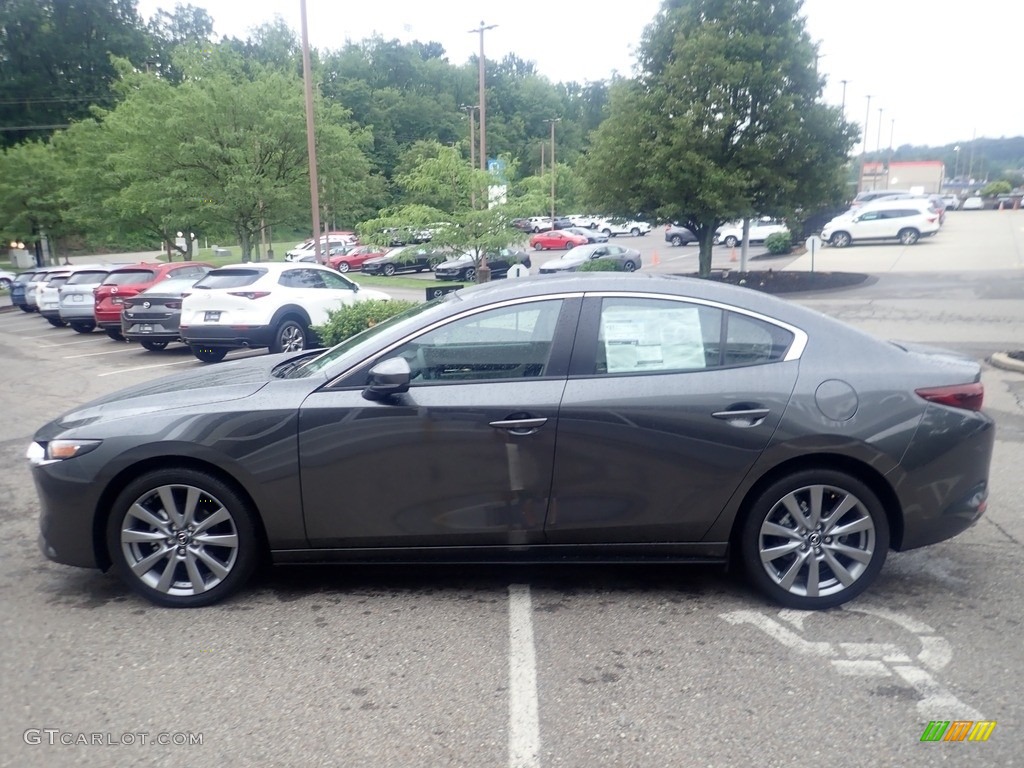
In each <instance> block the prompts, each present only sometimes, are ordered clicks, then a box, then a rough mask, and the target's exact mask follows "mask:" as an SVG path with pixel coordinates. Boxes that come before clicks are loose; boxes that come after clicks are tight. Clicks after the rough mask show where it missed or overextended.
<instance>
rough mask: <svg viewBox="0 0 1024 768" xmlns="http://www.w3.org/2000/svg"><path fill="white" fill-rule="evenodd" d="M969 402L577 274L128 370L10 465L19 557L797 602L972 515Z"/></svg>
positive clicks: (977, 476)
mask: <svg viewBox="0 0 1024 768" xmlns="http://www.w3.org/2000/svg"><path fill="white" fill-rule="evenodd" d="M982 398H983V388H982V384H981V382H980V367H979V364H978V363H977V362H975V361H972V360H969V359H963V358H959V357H957V356H955V355H953V354H952V353H949V352H945V351H942V350H938V349H933V348H927V347H921V346H914V345H908V344H898V343H892V342H887V341H881V340H878V339H876V338H874V337H871V336H869V335H867V334H865V333H863V332H861V331H859V330H856V329H853V328H851V327H850V326H847V325H845V324H843V323H840V322H838V321H836V320H832V319H830V318H828V317H825V316H823V315H820V314H818V313H816V312H814V311H811V310H808V309H805V308H803V307H800V306H797V305H794V304H790V303H788V302H786V301H783V300H780V299H777V298H774V297H772V296H769V295H765V294H761V293H758V292H755V291H751V290H747V289H744V288H737V287H733V286H729V285H722V284H716V283H713V282H711V281H702V280H696V279H689V278H682V277H671V276H663V275H642V274H639V273H636V274H622V273H614V274H611V273H579V274H572V275H557V276H551V277H547V278H540V277H537V278H523V279H520V280H506V281H501V282H494V283H485V284H482V285H477V286H473V287H470V288H466V289H463V290H459V291H456V292H453V293H450V294H447V295H445V296H443V297H441V298H439V299H437V300H434V301H432V302H429V303H426V304H421V305H417V306H416V307H414V308H412V309H410V310H409V311H407V312H405V313H403V314H401V315H397V316H395V317H394V318H391V319H389V320H387V321H384V322H381V323H379V324H377V325H375V326H373V327H372V328H370V329H368V330H366V331H364V332H362V333H360V334H358V335H356V336H353V337H351V338H350V339H348V340H346V341H344V342H342V343H341V344H339V345H338V346H335V347H333V348H331V349H329V350H326V351H325V350H314V351H310V350H305V351H302V352H295V353H284V354H279V355H273V356H269V357H256V358H248V359H241V360H236V361H231V362H229V363H226V364H224V365H220V366H217V367H216V368H215V369H209V368H204V369H201V370H199V369H197V370H194V371H190V372H185V373H181V374H178V375H175V376H172V377H169V378H165V379H161V380H157V381H153V382H146V383H144V384H139V385H137V386H135V387H132V388H129V389H125V390H123V391H120V392H117V393H115V394H111V395H108V396H106V397H103V398H101V399H99V400H95V401H93V402H91V403H88V404H86V405H82V406H79V407H76V408H73V409H72V410H70V411H68V412H67V413H65V414H64V415H62V416H59V417H58V418H56V419H55V420H54V421H51V422H50V423H48V424H46V425H45V426H43V427H42V428H41V429H39V430H38V432H37V433H36V434H35V436H34V442H32V444H31V446H30V447H29V450H28V458H29V460H30V462H31V465H32V475H33V478H34V481H35V485H36V488H37V491H38V495H39V500H40V506H41V514H40V546H41V548H42V551H43V552H44V553H45V554H46V556H47V557H49V558H50V559H52V560H55V561H57V562H59V563H66V564H69V565H75V566H83V567H89V568H100V569H104V570H105V569H108V568H113V569H114V570H115V571H116V572H117V574H118V575H119V576H120V577H121V578H123V579H124V580H125V581H126V582H127V583H128V584H129V585H130V586H131V587H132V588H133V589H135V590H136V591H137V592H139V593H140V594H141V595H143V596H145V597H146V598H148V599H149V600H151V601H153V602H154V603H158V604H160V605H167V606H200V605H206V604H209V603H213V602H215V601H217V600H220V599H222V598H224V597H226V596H228V595H230V594H231V593H233V592H235V591H236V590H238V589H239V588H241V587H242V586H243V584H245V582H246V580H247V579H248V578H249V576H250V574H251V573H252V572H253V569H254V568H255V566H256V565H257V563H258V562H259V561H261V560H264V559H265V558H268V559H269V560H271V561H272V562H276V563H307V562H363V563H367V562H379V561H387V562H396V561H402V562H421V563H439V562H444V563H455V562H458V563H467V562H476V563H480V562H495V561H498V562H502V563H510V562H539V561H553V562H561V563H565V562H573V563H585V562H606V563H607V562H637V561H643V560H647V559H649V560H653V561H655V562H658V563H665V562H679V563H685V562H701V563H708V562H725V561H727V560H730V559H731V560H735V561H737V562H738V563H739V564H740V565H741V566H743V568H744V569H745V571H746V573H747V574H748V576H749V579H750V581H751V583H752V584H753V585H754V586H755V587H756V588H758V589H759V590H761V591H763V592H764V593H765V594H766V595H767V596H768V597H770V598H772V599H773V600H775V601H777V602H779V603H781V604H782V605H785V606H789V607H794V608H804V609H812V608H827V607H830V606H835V605H839V604H841V603H843V602H845V601H847V600H850V599H851V598H854V597H855V596H857V595H858V594H860V593H861V592H862V591H863V590H864V589H865V588H867V587H868V586H869V584H870V583H871V582H872V581H873V580H874V578H875V577H876V576H877V575H878V573H879V571H880V569H881V568H882V564H883V562H884V561H885V558H886V553H887V552H888V550H889V549H890V548H894V549H897V550H906V549H912V548H915V547H921V546H924V545H927V544H932V543H934V542H938V541H943V540H945V539H948V538H950V537H952V536H955V535H957V534H958V533H960V532H961V531H963V530H964V529H966V528H968V527H969V526H970V525H972V524H973V523H974V522H975V521H977V520H978V519H979V517H980V516H981V515H982V514H983V513H984V511H985V506H986V499H987V496H988V475H989V464H990V461H991V455H992V446H993V441H994V436H995V428H994V424H993V422H992V420H991V419H990V418H989V417H988V416H987V415H986V414H985V413H984V412H983V411H982V410H981V406H982ZM388 467H401V468H402V482H393V481H391V480H390V479H389V478H390V477H391V474H390V472H389V471H388V470H387V468H388ZM680 578H681V579H682V578H685V574H681V575H680Z"/></svg>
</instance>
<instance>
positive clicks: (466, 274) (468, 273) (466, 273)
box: [462, 267, 476, 283]
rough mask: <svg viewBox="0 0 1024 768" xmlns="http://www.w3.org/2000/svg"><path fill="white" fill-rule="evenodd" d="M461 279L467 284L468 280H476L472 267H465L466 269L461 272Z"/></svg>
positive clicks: (474, 270)
mask: <svg viewBox="0 0 1024 768" xmlns="http://www.w3.org/2000/svg"><path fill="white" fill-rule="evenodd" d="M462 279H463V280H465V281H466V282H467V283H468V282H469V281H470V280H476V269H474V268H473V267H466V269H465V270H463V272H462Z"/></svg>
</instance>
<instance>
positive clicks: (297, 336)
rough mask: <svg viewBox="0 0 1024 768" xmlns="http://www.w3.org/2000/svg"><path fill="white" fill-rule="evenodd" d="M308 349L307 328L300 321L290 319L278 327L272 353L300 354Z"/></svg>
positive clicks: (271, 348)
mask: <svg viewBox="0 0 1024 768" xmlns="http://www.w3.org/2000/svg"><path fill="white" fill-rule="evenodd" d="M305 348H306V328H305V327H304V326H303V325H302V323H300V322H299V321H298V320H292V319H288V320H285V321H283V322H282V323H281V324H280V325H279V326H277V331H276V332H275V333H274V341H273V342H272V343H271V345H270V351H271V352H274V353H276V352H300V351H302V350H303V349H305Z"/></svg>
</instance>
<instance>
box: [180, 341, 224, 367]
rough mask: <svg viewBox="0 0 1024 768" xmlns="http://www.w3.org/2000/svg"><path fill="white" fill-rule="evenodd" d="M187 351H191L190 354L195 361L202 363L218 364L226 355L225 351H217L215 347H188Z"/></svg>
mask: <svg viewBox="0 0 1024 768" xmlns="http://www.w3.org/2000/svg"><path fill="white" fill-rule="evenodd" d="M189 349H190V350H192V354H193V355H195V356H196V358H197V359H199V360H201V361H202V362H204V363H219V362H220V361H221V360H223V359H224V357H225V355H227V353H228V351H227V350H226V349H218V348H217V347H201V346H198V345H195V346H193V345H191V344H190V345H189Z"/></svg>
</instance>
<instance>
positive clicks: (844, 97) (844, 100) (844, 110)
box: [839, 80, 850, 120]
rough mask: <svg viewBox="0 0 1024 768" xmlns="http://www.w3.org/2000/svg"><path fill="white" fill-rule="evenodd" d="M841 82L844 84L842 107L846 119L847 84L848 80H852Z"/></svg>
mask: <svg viewBox="0 0 1024 768" xmlns="http://www.w3.org/2000/svg"><path fill="white" fill-rule="evenodd" d="M839 82H841V83H842V84H843V106H842V107H841V109H842V114H843V120H846V84H847V83H848V82H850V81H849V80H840V81H839Z"/></svg>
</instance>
